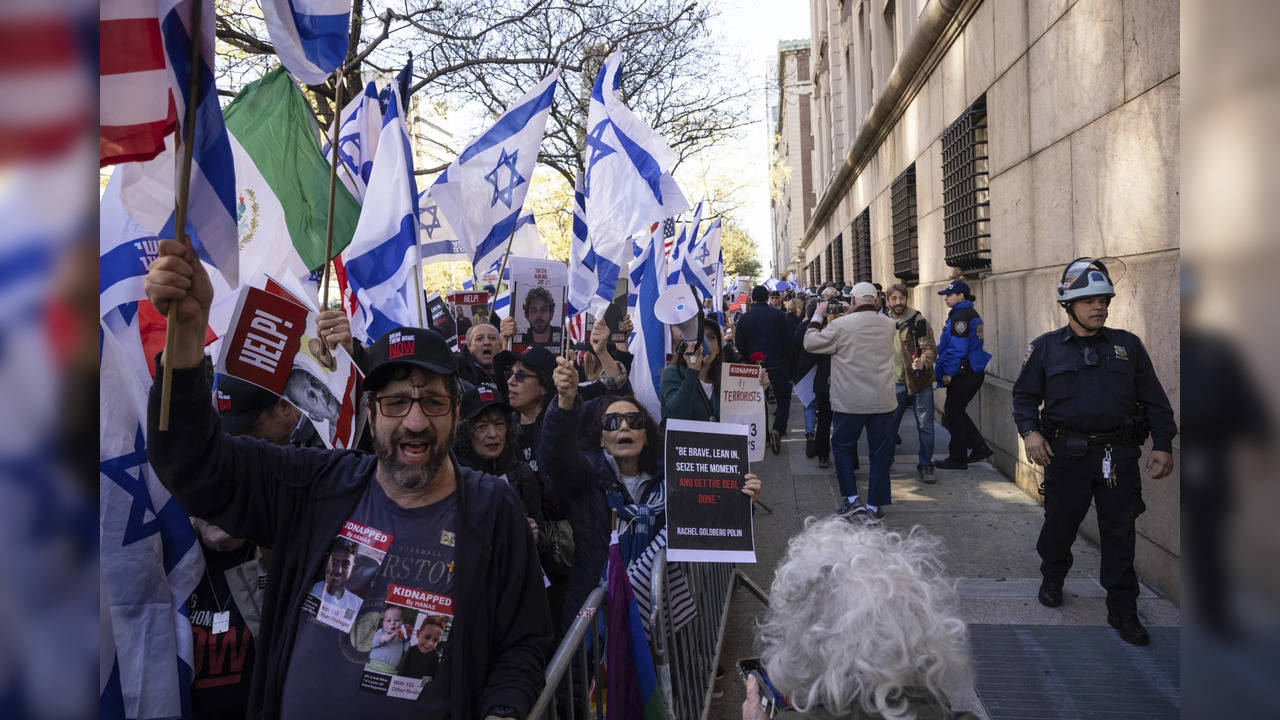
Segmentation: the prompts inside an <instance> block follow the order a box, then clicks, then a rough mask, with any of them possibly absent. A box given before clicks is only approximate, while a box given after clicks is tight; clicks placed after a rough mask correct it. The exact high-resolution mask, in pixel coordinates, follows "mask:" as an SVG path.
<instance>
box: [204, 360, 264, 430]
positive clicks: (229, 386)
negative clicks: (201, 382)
mask: <svg viewBox="0 0 1280 720" xmlns="http://www.w3.org/2000/svg"><path fill="white" fill-rule="evenodd" d="M217 382H218V389H217V390H214V391H213V404H214V407H216V408H217V409H218V416H219V417H221V418H222V429H223V431H225V432H226V433H228V434H230V435H246V434H248V432H249V431H250V430H252V429H253V424H254V423H255V422H257V421H258V416H259V415H261V414H262V411H263V410H266V409H268V408H270V407H272V406H273V405H275V404H276V403H278V402H280V396H279V395H276V394H275V393H273V392H271V391H270V390H267V389H266V388H262V387H258V386H257V385H254V384H253V383H251V382H247V381H245V380H241V379H240V378H234V377H231V376H230V375H218V378H217Z"/></svg>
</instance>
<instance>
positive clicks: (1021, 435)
mask: <svg viewBox="0 0 1280 720" xmlns="http://www.w3.org/2000/svg"><path fill="white" fill-rule="evenodd" d="M1033 432H1040V428H1031V429H1030V430H1028V431H1026V432H1021V433H1018V437H1020V438H1022V439H1023V440H1026V439H1027V436H1028V435H1030V434H1031V433H1033Z"/></svg>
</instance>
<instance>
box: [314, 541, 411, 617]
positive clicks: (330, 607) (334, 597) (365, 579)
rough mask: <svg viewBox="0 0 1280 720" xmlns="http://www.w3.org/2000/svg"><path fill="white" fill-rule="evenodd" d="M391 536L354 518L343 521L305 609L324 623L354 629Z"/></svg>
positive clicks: (387, 548) (388, 547) (388, 546)
mask: <svg viewBox="0 0 1280 720" xmlns="http://www.w3.org/2000/svg"><path fill="white" fill-rule="evenodd" d="M391 540H392V536H391V535H389V534H387V533H384V532H382V531H381V530H378V529H376V528H371V527H369V526H368V525H362V524H360V523H358V522H355V521H354V520H347V521H346V522H345V523H343V525H342V530H341V531H340V532H339V533H338V537H336V538H334V540H333V543H332V544H331V545H330V546H329V554H328V555H327V556H326V557H325V561H324V568H323V571H324V577H323V578H322V579H321V580H319V581H317V582H316V584H315V585H313V586H312V587H311V592H310V593H308V594H307V596H306V597H305V598H303V601H302V610H303V612H305V613H307V614H309V615H314V616H315V619H316V622H318V623H320V624H321V625H328V626H329V627H332V628H337V629H338V630H341V631H342V632H348V631H350V630H351V626H352V625H354V624H355V621H356V615H357V614H358V613H359V612H360V607H361V606H362V605H363V604H364V599H365V597H366V596H367V595H368V594H369V590H370V588H371V587H372V586H373V579H374V575H375V573H376V572H377V570H378V567H379V566H381V565H382V560H383V558H385V557H386V556H387V551H388V550H390V549H391Z"/></svg>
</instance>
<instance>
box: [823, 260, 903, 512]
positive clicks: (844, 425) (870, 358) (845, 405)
mask: <svg viewBox="0 0 1280 720" xmlns="http://www.w3.org/2000/svg"><path fill="white" fill-rule="evenodd" d="M851 294H852V299H853V308H852V309H851V310H850V311H849V312H848V313H847V314H841V315H840V317H837V318H835V319H833V320H831V322H829V323H827V326H826V327H825V328H823V327H822V318H823V317H825V316H826V315H827V313H828V312H831V311H839V312H841V313H843V310H844V308H843V306H841V305H840V304H839V303H837V302H835V301H824V302H820V303H818V306H817V308H815V309H814V313H813V319H812V320H811V321H810V323H809V329H808V330H807V331H806V332H805V336H804V349H805V350H808V351H809V352H811V353H814V354H817V355H830V356H831V409H832V414H833V422H832V432H831V449H832V454H833V455H834V456H835V463H836V480H837V481H839V483H840V494H841V495H843V496H844V499H843V500H842V501H841V504H840V509H839V510H838V511H837V514H839V515H840V516H842V517H847V518H853V517H862V518H864V519H865V518H873V519H875V520H879V519H880V518H882V517H884V511H883V510H882V508H883V506H885V505H888V504H889V503H890V502H891V499H890V494H889V466H890V465H891V464H892V462H893V411H894V410H896V409H897V407H898V399H897V396H896V395H895V393H894V385H893V336H894V333H895V332H897V329H896V326H895V325H894V322H893V320H890V319H889V318H888V317H886V316H885V315H883V314H881V313H880V312H879V309H878V308H877V303H876V298H877V294H876V288H875V286H874V285H872V284H871V283H869V282H860V283H858V284H856V285H854V286H853V289H852V291H851ZM864 427H865V428H866V429H867V441H868V443H869V444H870V448H871V473H870V477H869V479H868V490H867V502H866V506H865V507H864V506H863V505H862V504H861V503H860V502H859V501H858V485H857V482H856V481H855V479H854V476H853V472H854V462H855V460H856V458H855V454H856V453H857V447H858V436H860V435H861V434H862V429H863V428H864Z"/></svg>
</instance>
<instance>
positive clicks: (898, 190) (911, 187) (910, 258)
mask: <svg viewBox="0 0 1280 720" xmlns="http://www.w3.org/2000/svg"><path fill="white" fill-rule="evenodd" d="M889 208H890V213H891V214H892V215H893V274H894V276H895V277H897V278H898V279H899V280H902V281H903V282H905V283H907V284H908V285H915V284H916V283H918V282H920V244H919V241H918V239H917V238H918V232H917V220H918V218H917V217H916V166H915V163H912V164H911V166H910V167H908V168H907V169H906V170H903V171H902V174H901V175H899V176H898V177H897V179H895V180H894V181H893V185H892V186H891V187H890V188H889Z"/></svg>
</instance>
